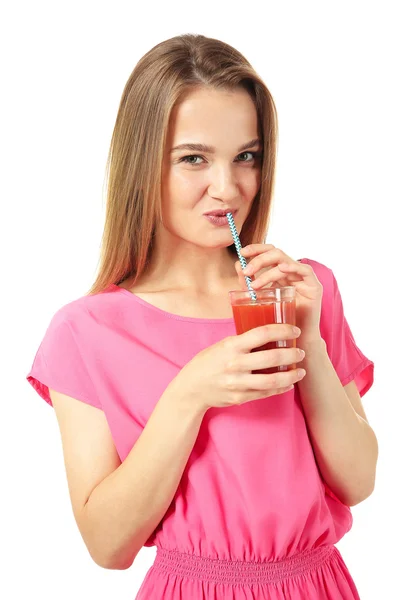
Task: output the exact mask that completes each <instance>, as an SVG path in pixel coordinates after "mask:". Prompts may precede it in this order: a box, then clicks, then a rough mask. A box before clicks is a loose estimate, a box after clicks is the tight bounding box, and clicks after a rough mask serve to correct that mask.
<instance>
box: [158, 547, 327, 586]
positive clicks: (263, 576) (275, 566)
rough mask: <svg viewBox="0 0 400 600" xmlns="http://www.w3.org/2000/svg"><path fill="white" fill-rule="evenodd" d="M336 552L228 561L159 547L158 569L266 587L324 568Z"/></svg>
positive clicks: (205, 579)
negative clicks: (321, 566) (266, 560)
mask: <svg viewBox="0 0 400 600" xmlns="http://www.w3.org/2000/svg"><path fill="white" fill-rule="evenodd" d="M334 551H335V546H334V545H328V546H321V547H319V548H316V549H313V550H307V551H304V552H301V553H299V554H296V555H294V556H291V557H290V558H286V559H284V560H280V561H276V562H259V561H241V560H226V559H218V558H206V557H203V556H195V555H194V554H184V553H182V552H178V551H177V550H166V549H165V548H160V547H157V555H156V558H155V561H154V563H153V568H154V569H155V570H158V571H161V572H163V573H170V574H175V575H181V576H182V577H188V578H189V579H201V580H202V581H211V582H214V583H232V584H235V583H236V584H242V585H243V584H254V583H258V584H264V583H272V582H278V581H281V580H282V579H287V578H289V577H295V576H296V575H301V574H302V573H305V572H307V571H310V570H312V569H315V568H317V567H319V566H320V565H322V563H324V562H325V561H326V560H328V558H329V557H330V556H331V554H332V553H333V552H334Z"/></svg>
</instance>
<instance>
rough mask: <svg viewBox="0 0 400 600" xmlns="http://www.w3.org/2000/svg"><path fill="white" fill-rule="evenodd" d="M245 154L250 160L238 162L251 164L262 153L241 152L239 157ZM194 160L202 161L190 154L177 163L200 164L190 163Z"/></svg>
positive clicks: (197, 156)
mask: <svg viewBox="0 0 400 600" xmlns="http://www.w3.org/2000/svg"><path fill="white" fill-rule="evenodd" d="M246 154H249V155H250V156H251V158H250V160H239V162H251V161H252V160H255V159H257V158H260V157H261V155H262V153H261V152H242V153H241V154H239V156H245V155H246ZM192 158H194V159H196V158H201V159H202V160H203V157H202V156H199V155H197V154H190V155H188V156H184V157H183V158H181V159H180V161H179V162H183V163H186V164H188V165H194V166H197V165H199V164H201V163H198V162H192V161H191V160H190V159H192Z"/></svg>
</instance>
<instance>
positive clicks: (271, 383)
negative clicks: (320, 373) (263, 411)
mask: <svg viewBox="0 0 400 600" xmlns="http://www.w3.org/2000/svg"><path fill="white" fill-rule="evenodd" d="M305 375H306V373H304V375H302V374H300V371H299V369H291V370H290V371H279V372H278V373H270V374H269V375H262V374H258V373H257V374H256V373H251V374H243V375H240V376H239V379H238V383H237V387H238V389H242V390H248V391H252V390H254V391H255V392H258V391H271V390H276V389H278V390H279V389H280V388H283V387H288V386H291V385H294V384H295V383H297V382H298V381H301V380H302V379H303V377H305Z"/></svg>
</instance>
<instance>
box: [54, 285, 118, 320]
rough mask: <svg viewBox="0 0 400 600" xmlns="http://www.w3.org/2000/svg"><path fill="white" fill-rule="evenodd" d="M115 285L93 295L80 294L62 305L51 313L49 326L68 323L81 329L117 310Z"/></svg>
mask: <svg viewBox="0 0 400 600" xmlns="http://www.w3.org/2000/svg"><path fill="white" fill-rule="evenodd" d="M115 291H116V289H115V287H114V288H113V287H112V286H110V287H109V288H107V289H106V290H105V291H103V292H100V293H98V294H93V295H90V296H89V295H85V296H80V297H78V298H76V299H74V300H71V301H70V302H67V303H66V304H64V305H62V306H61V307H60V308H59V309H57V310H56V312H55V313H54V314H53V316H52V318H51V320H50V324H49V328H51V329H58V328H59V327H60V326H63V327H65V326H66V325H69V326H70V327H72V328H73V329H81V328H82V327H84V326H85V324H86V323H89V322H90V323H93V321H96V320H99V321H101V320H102V319H103V317H104V318H106V317H107V316H110V315H113V314H114V313H115V311H117V310H118V305H117V298H116V294H115Z"/></svg>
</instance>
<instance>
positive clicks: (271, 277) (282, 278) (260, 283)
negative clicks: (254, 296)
mask: <svg viewBox="0 0 400 600" xmlns="http://www.w3.org/2000/svg"><path fill="white" fill-rule="evenodd" d="M302 280H303V277H302V276H301V275H298V274H297V273H294V272H292V273H288V272H287V271H286V272H285V273H283V272H282V270H281V269H280V267H279V266H278V267H274V268H272V269H269V271H264V272H263V273H261V274H260V275H258V276H257V277H256V278H255V279H254V281H253V283H252V287H253V288H254V289H259V288H261V287H264V286H266V285H267V284H269V283H273V282H278V283H281V282H282V283H281V285H284V284H285V282H286V281H289V282H295V281H302Z"/></svg>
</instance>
